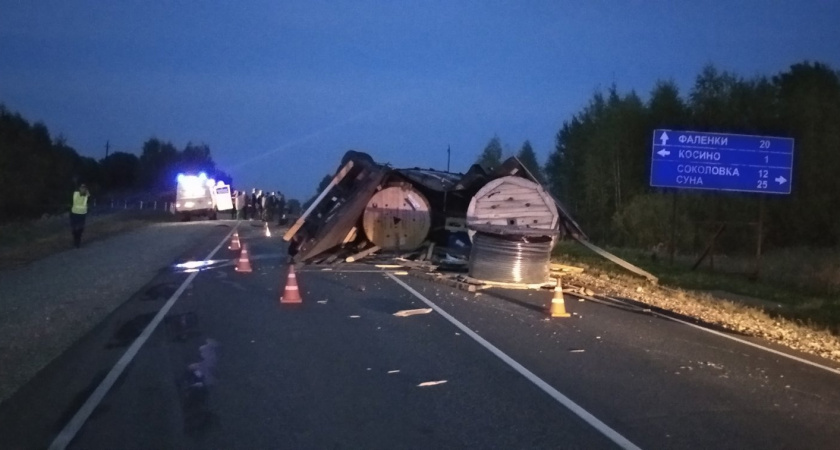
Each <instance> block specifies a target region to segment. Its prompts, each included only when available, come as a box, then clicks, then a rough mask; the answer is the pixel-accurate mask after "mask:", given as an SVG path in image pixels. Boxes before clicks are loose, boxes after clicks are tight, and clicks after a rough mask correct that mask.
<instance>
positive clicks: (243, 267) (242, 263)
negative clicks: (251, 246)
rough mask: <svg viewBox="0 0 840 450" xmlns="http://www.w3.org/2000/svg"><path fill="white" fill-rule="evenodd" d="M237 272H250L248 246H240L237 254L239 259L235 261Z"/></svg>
mask: <svg viewBox="0 0 840 450" xmlns="http://www.w3.org/2000/svg"><path fill="white" fill-rule="evenodd" d="M236 271H237V272H252V270H251V261H248V246H247V245H243V246H242V252H241V253H240V254H239V260H237V261H236Z"/></svg>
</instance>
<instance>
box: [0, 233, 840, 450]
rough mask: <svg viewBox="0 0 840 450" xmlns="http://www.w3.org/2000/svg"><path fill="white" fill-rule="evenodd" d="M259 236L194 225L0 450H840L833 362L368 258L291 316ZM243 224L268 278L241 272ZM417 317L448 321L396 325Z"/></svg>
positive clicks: (64, 366)
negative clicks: (555, 311)
mask: <svg viewBox="0 0 840 450" xmlns="http://www.w3.org/2000/svg"><path fill="white" fill-rule="evenodd" d="M222 225H223V226H222ZM252 225H257V224H252V223H249V222H239V223H238V222H236V221H219V224H218V225H216V226H214V227H212V228H210V229H208V228H207V227H206V226H203V225H201V224H182V225H181V226H182V227H191V226H195V227H203V228H201V229H202V232H201V233H202V234H200V235H199V237H197V238H196V239H197V243H196V245H193V246H190V248H189V249H188V250H183V249H178V250H177V254H176V255H173V256H172V261H171V264H169V265H166V266H165V267H155V268H154V269H155V270H156V272H155V274H154V276H153V277H152V278H151V279H150V280H149V281H148V283H146V284H145V285H144V286H143V287H142V288H140V289H139V290H137V291H136V292H134V293H133V294H132V295H130V296H127V297H126V298H124V299H120V304H119V306H118V307H117V308H116V309H115V310H114V311H113V312H111V313H110V314H109V315H107V317H105V319H104V320H102V321H101V322H100V323H99V324H98V325H96V326H95V327H94V328H93V329H92V330H91V331H90V332H88V333H86V334H85V335H84V336H83V337H82V338H81V339H79V340H78V341H77V342H75V343H74V344H73V345H72V346H70V347H69V348H68V349H67V350H66V351H64V352H62V354H61V355H60V356H59V357H57V358H56V359H54V360H53V361H52V362H51V363H50V364H49V365H47V366H46V367H45V368H44V369H43V370H41V371H40V372H38V373H37V375H36V376H35V377H34V378H32V379H31V380H30V381H29V382H28V383H26V384H25V385H24V386H23V387H21V388H20V389H19V390H17V392H16V393H15V394H14V395H12V396H11V397H10V398H8V399H7V400H6V401H4V402H3V403H2V404H0V448H2V449H40V448H69V449H117V448H119V449H152V448H154V449H286V448H288V449H430V448H440V449H444V448H447V449H448V448H453V449H458V448H470V449H513V448H522V449H567V448H568V449H572V448H584V449H598V448H643V449H660V448H673V449H694V448H697V449H704V448H716V449H726V448H733V449H735V448H739V449H741V448H765V449H771V448H809V449H821V448H825V449H829V448H832V449H833V448H837V442H840V422H838V421H837V417H838V415H840V372H837V371H835V370H832V369H831V368H830V367H833V366H832V365H831V364H830V363H829V362H827V361H821V360H819V359H816V358H814V357H809V356H803V355H793V354H792V353H791V352H790V351H787V350H785V351H784V353H786V354H791V355H792V356H795V357H797V358H802V359H804V360H807V361H810V362H813V364H807V363H805V362H803V361H799V360H796V359H791V358H787V357H785V356H782V355H780V354H778V353H773V352H771V351H768V350H766V349H765V348H763V347H767V346H768V344H766V343H763V342H761V341H756V340H749V339H747V338H743V337H738V336H734V335H732V337H737V338H739V339H744V340H746V341H747V342H751V343H753V344H756V345H747V344H746V343H744V342H739V341H736V340H732V339H727V338H725V337H723V336H721V335H719V334H715V333H711V332H708V331H707V330H704V329H700V328H697V327H692V326H688V325H686V324H683V323H680V322H677V321H673V320H669V319H667V318H664V317H660V316H657V315H654V314H651V313H649V312H645V311H640V310H634V309H629V308H620V307H613V306H608V305H604V304H600V303H596V302H589V301H586V302H579V301H578V300H577V299H576V298H573V297H571V296H567V297H566V304H567V307H568V309H569V310H570V311H573V312H574V313H575V315H573V316H572V317H571V318H568V319H551V320H549V319H548V318H547V317H546V314H545V313H544V312H543V311H541V310H540V306H541V305H545V304H546V303H547V302H548V300H549V299H550V296H551V293H549V292H531V291H503V292H496V291H493V292H484V293H480V294H473V293H468V292H465V291H460V290H455V289H452V288H450V287H447V286H444V285H441V284H436V283H434V282H430V281H426V280H421V279H418V278H415V277H412V276H410V275H405V274H401V273H399V272H395V271H394V270H383V269H378V268H376V267H375V266H373V265H368V264H359V263H357V264H352V265H350V264H346V265H339V266H335V267H324V266H302V267H299V268H298V269H299V270H298V272H297V280H298V283H299V285H300V289H301V290H300V292H301V294H302V297H303V304H301V305H280V303H279V297H280V295H281V294H282V292H283V286H284V285H285V282H286V273H287V270H288V265H287V258H286V247H285V244H284V243H283V242H282V240H280V238H279V237H278V236H279V233H277V232H275V236H273V237H266V236H265V234H264V230H263V229H262V228H261V227H259V226H252ZM234 229H237V230H238V231H239V234H240V236H241V238H242V241H243V242H244V243H245V244H246V245H248V248H249V252H250V255H251V265H252V267H253V272H251V273H238V272H236V271H235V270H234V265H235V259H236V257H237V256H238V252H235V251H232V250H228V248H227V246H228V242H229V236H230V235H231V233H232V232H233V231H234ZM93 257H95V255H92V256H91V258H93ZM205 260H206V261H208V263H207V264H206V268H204V269H202V270H199V271H197V272H186V271H185V270H184V268H183V266H181V267H176V265H177V264H183V263H185V262H191V261H193V262H194V261H205ZM419 308H431V309H432V311H431V312H428V313H422V314H416V315H410V316H408V317H399V316H395V315H394V313H397V312H399V311H405V310H414V309H419ZM772 349H775V350H777V351H780V350H779V349H778V348H776V347H772ZM829 366H830V367H829ZM197 371H200V375H199V373H198V372H197Z"/></svg>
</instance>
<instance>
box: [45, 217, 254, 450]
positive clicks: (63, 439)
mask: <svg viewBox="0 0 840 450" xmlns="http://www.w3.org/2000/svg"><path fill="white" fill-rule="evenodd" d="M238 226H239V222H237V223H236V225H234V227H233V229H232V230H230V233H228V234H227V236H225V237H224V239H222V241H221V242H219V245H217V246H216V248H214V249H213V251H212V252H210V254H209V255H207V257H206V258H204V261H208V260H210V258H212V257H213V255H215V254H216V252H218V251H219V249H220V248H222V246H223V245H224V244H225V243H226V242H227V240H228V239H230V236H231V235H232V234H233V232H234V231H236V228H237V227H238ZM198 274H199V272H193V273H191V274H190V275H189V276H188V277H187V279H186V280H184V282H183V283H181V286H180V287H179V288H178V290H176V291H175V293H174V294H172V297H169V300H167V301H166V303H165V304H164V305H163V307H162V308H161V309H160V311H158V313H157V314H156V315H155V317H154V318H153V319H152V321H151V322H149V324H148V325H146V328H145V329H144V330H143V332H142V333H140V336H138V337H137V339H135V340H134V342H132V343H131V346H130V347H128V349H127V350H126V351H125V353H123V355H122V357H121V358H120V359H119V361H117V363H116V364H114V367H112V368H111V371H110V372H108V375H106V376H105V379H103V380H102V382H101V383H99V386H97V387H96V390H94V391H93V393H92V394H90V397H88V399H87V400H86V401H85V403H84V404H83V405H82V407H81V408H79V410H78V411H76V414H75V415H73V418H72V419H70V422H68V423H67V425H65V426H64V428H63V429H62V430H61V432H60V433H58V436H56V437H55V439H54V440H53V441H52V444H50V447H49V449H50V450H64V449H65V448H67V446H68V445H70V442H71V441H72V440H73V438H74V437H76V434H77V433H78V432H79V430H81V429H82V427H83V426H84V424H85V422H87V420H88V418H89V417H90V415H91V414H92V413H93V411H94V410H95V409H96V407H97V406H99V404H100V403H101V402H102V399H104V398H105V395H106V394H108V391H109V390H111V388H112V387H113V386H114V383H116V381H117V379H118V378H119V377H120V375H122V373H123V371H125V368H126V367H128V365H129V364H130V363H131V360H132V359H134V357H135V356H137V352H139V351H140V348H141V347H142V346H143V344H145V343H146V341H147V340H148V339H149V337H150V336H151V335H152V333H153V332H154V331H155V328H157V326H158V325H159V324H160V322H161V321H162V320H163V318H164V316H166V314H167V313H168V312H169V310H170V309H172V305H174V304H175V302H176V301H178V298H179V297H180V296H181V294H183V293H184V291H185V290H186V289H187V286H189V285H190V283H192V281H193V279H195V277H196V276H197V275H198Z"/></svg>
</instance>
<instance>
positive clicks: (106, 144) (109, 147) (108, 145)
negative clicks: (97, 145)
mask: <svg viewBox="0 0 840 450" xmlns="http://www.w3.org/2000/svg"><path fill="white" fill-rule="evenodd" d="M110 150H111V141H110V140H107V141H105V158H108V152H109V151H110Z"/></svg>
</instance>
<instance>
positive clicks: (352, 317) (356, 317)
mask: <svg viewBox="0 0 840 450" xmlns="http://www.w3.org/2000/svg"><path fill="white" fill-rule="evenodd" d="M360 317H362V316H350V318H351V319H358V318H360Z"/></svg>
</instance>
